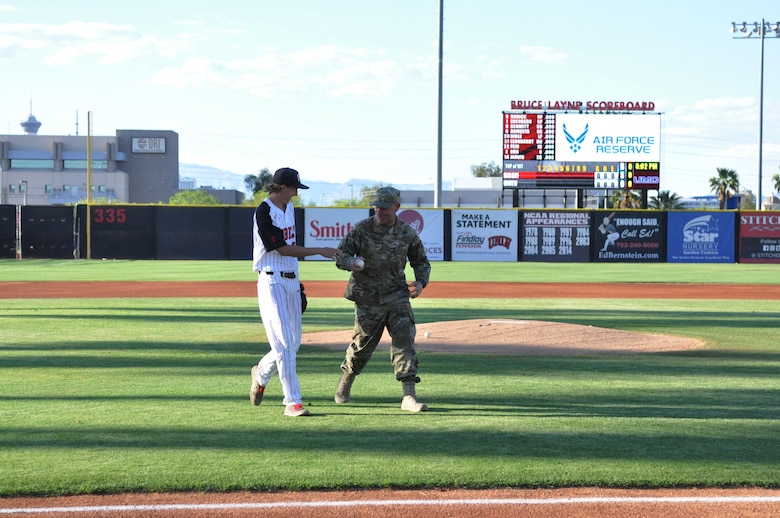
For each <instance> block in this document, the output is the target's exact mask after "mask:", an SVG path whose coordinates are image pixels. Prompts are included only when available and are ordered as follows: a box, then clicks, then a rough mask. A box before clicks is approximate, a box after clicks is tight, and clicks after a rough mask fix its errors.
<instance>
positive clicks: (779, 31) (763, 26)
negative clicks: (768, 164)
mask: <svg viewBox="0 0 780 518" xmlns="http://www.w3.org/2000/svg"><path fill="white" fill-rule="evenodd" d="M737 30H739V32H741V33H743V36H734V39H748V38H750V37H751V36H752V35H753V34H758V36H759V39H760V40H761V46H760V48H761V67H760V73H759V90H758V197H757V198H756V210H761V208H762V201H761V197H762V194H761V182H762V176H763V174H762V173H763V169H762V168H763V162H764V38H765V37H766V35H767V33H768V32H770V31H774V33H775V37H776V38H780V22H777V23H775V24H774V25H773V24H772V23H770V22H767V21H766V20H763V19H762V20H761V23H759V22H753V28H752V29H749V28H748V24H747V22H742V26H741V27H739V28H737V23H736V22H731V32H732V33H735V32H737Z"/></svg>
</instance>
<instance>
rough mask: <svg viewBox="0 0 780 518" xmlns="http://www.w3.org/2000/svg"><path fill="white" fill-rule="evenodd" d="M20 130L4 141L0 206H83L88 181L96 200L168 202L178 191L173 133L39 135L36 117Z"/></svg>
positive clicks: (0, 152)
mask: <svg viewBox="0 0 780 518" xmlns="http://www.w3.org/2000/svg"><path fill="white" fill-rule="evenodd" d="M31 121H33V122H35V123H36V124H37V126H35V125H33V124H32V123H31ZM22 127H23V128H24V129H25V132H26V133H25V134H24V135H3V136H0V205H4V204H9V205H27V204H29V205H67V204H75V203H78V202H79V201H82V202H83V201H85V200H86V199H87V177H88V176H89V178H90V185H91V188H92V193H91V199H92V200H93V201H100V202H108V203H157V202H167V201H168V199H169V198H170V197H171V196H172V195H174V194H175V193H176V192H177V191H178V190H179V135H178V134H177V133H175V132H173V131H167V130H117V131H116V135H114V136H91V137H87V136H80V135H79V136H72V135H38V134H36V133H35V132H34V131H32V130H31V128H32V129H33V130H35V131H37V129H38V127H40V123H38V122H37V121H36V120H34V118H33V117H32V115H31V116H30V119H28V120H27V121H25V122H23V123H22ZM88 141H89V142H88ZM88 150H89V154H90V156H91V167H90V168H89V171H88V168H87V152H88Z"/></svg>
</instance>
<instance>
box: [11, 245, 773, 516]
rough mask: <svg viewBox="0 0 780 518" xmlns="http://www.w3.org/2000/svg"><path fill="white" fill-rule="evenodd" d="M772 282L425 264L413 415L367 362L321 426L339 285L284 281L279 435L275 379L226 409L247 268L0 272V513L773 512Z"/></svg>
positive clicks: (254, 322) (243, 333)
mask: <svg viewBox="0 0 780 518" xmlns="http://www.w3.org/2000/svg"><path fill="white" fill-rule="evenodd" d="M779 274H780V269H778V266H777V265H743V264H713V265H681V264H644V265H642V264H640V265H632V264H544V263H434V264H433V274H432V283H431V285H430V286H429V288H428V289H426V290H425V292H424V293H423V295H422V297H420V298H419V299H416V300H415V301H414V303H413V305H414V307H415V312H416V317H417V321H418V331H419V334H418V344H419V348H420V375H421V377H422V379H423V382H422V383H421V384H420V385H419V386H418V396H419V397H420V399H421V400H422V401H424V402H425V403H427V404H428V405H429V407H430V409H431V410H430V411H429V412H426V413H423V414H408V413H405V412H402V411H401V410H400V408H399V405H400V396H401V392H400V387H399V386H398V384H397V382H395V381H394V378H393V376H392V369H391V366H390V363H389V358H388V355H387V352H386V351H385V350H381V349H380V350H379V351H377V353H376V354H375V357H374V359H373V361H372V362H371V363H370V364H369V367H368V369H367V370H366V372H365V373H364V374H363V375H361V376H360V377H359V378H358V380H357V381H356V383H355V386H354V389H353V402H352V403H351V404H349V405H336V404H334V403H333V399H332V398H333V391H334V389H335V385H336V383H337V382H338V378H339V375H340V371H339V364H340V362H341V359H342V356H343V352H342V351H343V347H344V346H346V344H347V342H348V341H349V338H350V328H351V325H352V320H353V307H352V305H351V303H349V302H348V301H346V300H344V299H343V298H342V297H341V293H342V292H343V288H344V285H345V283H346V279H347V274H346V272H342V271H339V270H337V269H336V268H335V267H334V266H333V265H332V264H331V263H327V262H316V261H306V262H302V263H301V278H302V280H303V282H304V284H305V285H306V291H307V293H308V294H309V297H310V302H309V309H308V310H307V312H306V314H305V315H304V319H303V322H304V332H305V333H306V336H305V339H304V345H303V347H302V349H301V351H300V353H299V356H298V372H299V376H300V380H301V388H302V392H303V395H304V403H305V404H306V405H307V407H308V408H309V409H310V410H311V412H312V414H313V416H312V417H311V418H303V419H301V418H299V419H290V418H285V417H284V416H283V415H282V408H283V407H282V406H281V399H282V398H281V390H280V387H279V384H278V380H275V382H273V381H272V383H271V384H269V386H268V388H267V390H266V395H265V399H264V400H263V404H262V405H261V406H260V407H253V406H252V405H251V404H250V403H249V401H248V390H249V385H250V378H249V368H250V367H251V366H252V365H253V364H254V363H255V362H256V361H257V358H258V357H259V355H261V354H262V353H265V352H266V351H267V349H268V346H267V344H266V342H265V336H264V332H263V327H262V323H261V322H260V319H259V315H258V310H257V302H256V298H255V294H254V281H255V279H254V275H253V273H252V272H251V267H250V265H249V264H248V263H247V262H243V261H241V262H208V261H202V262H201V261H154V262H144V261H53V260H52V261H48V260H46V261H11V260H8V261H0V365H2V376H0V416H1V417H2V419H0V445H1V447H0V466H2V469H1V470H0V513H2V512H3V508H5V509H12V508H14V506H15V505H17V503H18V502H20V501H29V500H26V499H29V498H38V497H65V496H71V497H74V498H81V499H84V498H87V497H89V496H90V495H124V496H123V497H122V498H124V499H125V500H127V499H128V498H129V497H128V496H127V495H157V494H184V493H186V494H191V492H198V493H201V494H207V495H212V494H233V495H236V494H241V495H246V494H252V495H257V494H278V493H276V492H281V491H289V490H293V491H296V492H298V493H294V494H299V495H301V494H304V493H301V492H302V491H329V492H331V494H333V492H336V491H338V492H341V493H339V494H344V493H343V492H354V491H357V490H369V491H377V490H386V489H394V490H402V491H407V492H412V493H411V494H412V495H414V494H417V493H416V492H428V493H430V492H432V491H436V492H444V493H446V494H451V493H450V492H453V491H455V490H459V489H471V490H477V491H483V492H489V491H496V490H499V489H503V488H507V489H510V490H529V491H530V490H533V491H553V492H555V491H561V490H572V488H574V489H575V490H577V491H580V493H578V494H580V495H582V494H583V493H582V491H584V490H585V488H598V489H599V490H600V491H629V490H642V491H657V490H669V489H685V490H697V491H705V492H707V491H709V492H716V493H717V494H723V492H724V491H732V490H733V491H736V492H738V493H739V494H742V495H744V494H747V493H745V492H746V491H747V492H748V493H749V494H751V495H752V494H757V492H758V493H760V494H762V495H770V498H769V500H766V501H764V502H763V503H761V504H760V506H759V507H758V511H757V513H759V514H766V511H767V510H770V511H774V512H778V511H780V507H778V506H780V491H778V490H780V469H778V466H780V445H778V441H777V438H778V437H780V346H778V343H780V340H779V338H780V331H779V330H778V328H779V327H780V326H779V325H778V324H779V323H780V310H779V309H778V300H780V275H779ZM424 330H430V331H429V333H428V334H429V336H427V337H426V336H424V335H422V333H423V331H424ZM339 340H340V341H341V342H342V345H341V346H339ZM247 492H248V493H247ZM306 494H310V493H306ZM602 494H603V493H602ZM708 494H709V493H708ZM408 495H409V493H407V496H406V497H405V498H409V496H408ZM103 498H105V496H104V497H103ZM242 498H243V497H242ZM304 498H305V499H308V498H309V497H304ZM80 501H84V500H80ZM35 502H40V500H39V499H37V500H35ZM103 502H105V500H103ZM761 506H769V507H761ZM246 510H247V509H246V508H244V511H246ZM234 511H235V510H234ZM300 511H301V510H300V509H298V510H297V511H296V512H295V515H296V516H304V514H301V512H300ZM426 512H427V511H426ZM241 514H242V513H241V512H239V511H236V514H235V516H238V515H241ZM244 514H245V513H244ZM429 514H430V513H429ZM569 514H570V515H574V514H572V513H569ZM725 514H728V513H725ZM759 514H756V515H759ZM189 515H190V516H192V513H191V512H190V513H189ZM206 515H207V514H203V516H206ZM480 515H481V516H487V515H488V514H484V512H483V513H482V514H480ZM537 515H540V516H542V515H543V514H540V513H537ZM737 515H742V514H741V513H740V514H734V516H737ZM113 516H116V514H114V515H113ZM160 516H162V514H161V515H160ZM166 516H168V515H166ZM170 516H173V514H171V515H170ZM274 516H277V515H274ZM279 516H281V514H279ZM341 516H352V515H349V514H343V513H342V514H341ZM354 516H357V514H354ZM432 516H433V514H432ZM442 516H444V515H442Z"/></svg>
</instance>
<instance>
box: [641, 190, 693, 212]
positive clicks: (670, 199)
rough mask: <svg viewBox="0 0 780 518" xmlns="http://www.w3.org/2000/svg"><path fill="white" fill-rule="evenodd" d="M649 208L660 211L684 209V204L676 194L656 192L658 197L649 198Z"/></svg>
mask: <svg viewBox="0 0 780 518" xmlns="http://www.w3.org/2000/svg"><path fill="white" fill-rule="evenodd" d="M650 208H652V209H661V210H669V209H684V208H685V204H684V203H683V202H682V198H680V196H679V195H678V194H677V193H676V192H669V191H658V196H653V197H652V198H650Z"/></svg>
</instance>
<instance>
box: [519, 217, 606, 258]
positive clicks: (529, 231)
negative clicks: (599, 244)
mask: <svg viewBox="0 0 780 518" xmlns="http://www.w3.org/2000/svg"><path fill="white" fill-rule="evenodd" d="M522 223H523V224H522V227H521V228H522V236H523V245H522V250H523V253H522V260H523V261H543V262H583V263H587V262H588V261H590V228H591V212H589V211H588V212H585V211H554V210H545V211H527V212H525V211H524V212H522Z"/></svg>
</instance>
